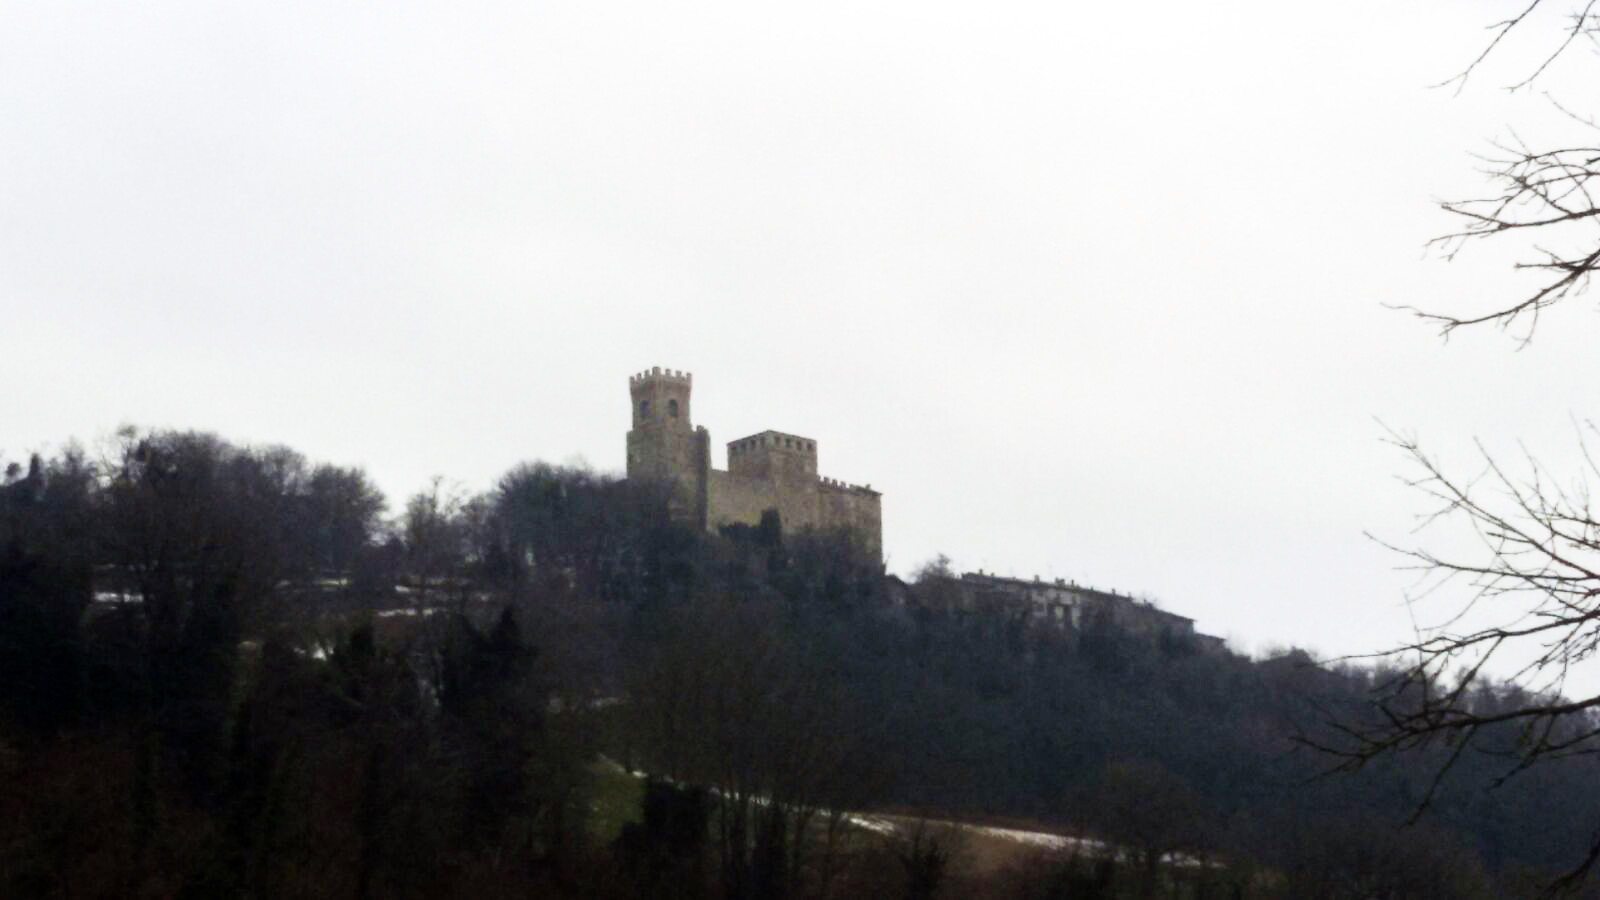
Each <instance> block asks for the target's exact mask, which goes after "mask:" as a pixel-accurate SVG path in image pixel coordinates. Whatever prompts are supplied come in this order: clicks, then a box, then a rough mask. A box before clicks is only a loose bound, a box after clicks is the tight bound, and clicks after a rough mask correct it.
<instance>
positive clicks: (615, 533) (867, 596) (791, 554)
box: [0, 430, 1600, 898]
mask: <svg viewBox="0 0 1600 900" xmlns="http://www.w3.org/2000/svg"><path fill="white" fill-rule="evenodd" d="M387 509H388V506H387V503H386V500H385V498H384V497H383V496H382V495H381V494H380V493H379V492H378V491H377V490H376V489H375V488H374V487H373V486H372V484H371V483H370V482H369V481H368V480H367V478H366V477H365V476H364V475H363V474H362V473H361V472H360V471H358V470H354V469H348V468H341V467H337V466H329V465H319V464H312V463H310V462H308V461H307V460H305V459H304V458H303V457H302V456H301V455H299V454H297V453H295V452H293V451H291V450H287V449H284V448H251V447H240V446H236V445H234V444H231V443H229V442H227V441H224V440H222V439H219V438H217V437H215V436H211V435H205V434H196V433H187V432H156V433H138V432H135V431H131V430H130V431H125V432H124V433H122V434H121V435H120V436H119V439H118V441H117V443H116V444H115V446H114V447H113V448H112V449H110V450H109V451H107V452H106V453H105V454H104V458H96V459H92V460H91V459H90V458H89V457H88V456H87V455H86V454H85V453H84V452H83V451H81V450H78V449H75V448H74V449H68V450H66V451H64V452H62V453H60V454H58V455H56V456H55V457H53V458H49V459H43V458H38V457H35V458H34V459H32V460H30V461H28V462H27V463H26V464H24V463H22V462H20V461H18V462H15V463H13V464H11V465H10V466H8V467H7V469H6V472H5V475H4V479H3V483H0V895H4V896H60V897H83V896H119V897H122V896H129V897H137V896H146V897H176V896H261V897H270V896H285V895H299V896H319V897H321V896H327V897H372V896H402V897H403V896H416V897H435V896H473V897H490V896H502V895H504V896H511V895H516V896H574V897H576V896H611V897H628V896H679V897H728V898H757V897H761V898H765V897H826V896H833V897H851V896H868V895H887V896H897V895H898V896H915V897H931V896H937V895H940V894H941V892H942V894H943V895H946V896H960V895H962V894H964V893H971V892H973V891H980V890H981V892H983V893H987V894H989V895H993V896H1015V897H1019V898H1021V897H1041V898H1042V897H1120V896H1153V895H1155V893H1156V892H1158V891H1160V892H1162V893H1163V894H1165V895H1172V893H1173V892H1176V893H1177V894H1178V895H1180V896H1194V897H1204V896H1217V897H1224V896H1227V897H1233V896H1238V897H1291V896H1292V897H1342V896H1385V897H1488V896H1520V895H1526V894H1531V893H1532V892H1534V891H1535V890H1536V889H1537V887H1538V886H1539V885H1541V884H1543V883H1545V882H1546V881H1548V879H1550V878H1551V877H1553V876H1554V875H1556V874H1559V872H1560V871H1562V869H1563V868H1564V867H1566V866H1570V865H1572V864H1574V863H1575V862H1576V861H1578V860H1580V859H1582V857H1583V855H1584V853H1585V852H1586V851H1587V849H1588V844H1587V839H1588V837H1589V835H1590V833H1591V830H1592V826H1593V823H1592V821H1591V819H1590V816H1591V814H1592V810H1594V809H1595V808H1597V801H1600V786H1597V785H1596V784H1595V783H1594V780H1593V779H1592V778H1591V777H1589V776H1590V775H1592V774H1593V770H1592V769H1591V768H1590V767H1589V765H1588V764H1587V763H1582V762H1579V763H1576V764H1575V765H1574V766H1572V767H1566V768H1561V767H1545V768H1537V769H1533V770H1530V771H1527V772H1523V773H1520V774H1518V775H1517V776H1516V777H1514V778H1511V779H1510V780H1508V781H1506V782H1505V783H1504V784H1502V785H1500V786H1499V787H1497V788H1495V789H1494V790H1492V791H1490V790H1486V788H1487V787H1488V786H1489V784H1490V783H1491V782H1492V781H1494V780H1495V779H1496V778H1497V777H1498V776H1499V775H1502V774H1504V773H1505V771H1506V768H1505V760H1504V758H1503V756H1501V755H1499V754H1497V752H1496V751H1497V750H1499V749H1505V748H1507V747H1509V746H1511V742H1514V741H1515V740H1517V738H1518V736H1517V735H1516V734H1515V733H1512V732H1495V731H1493V730H1492V729H1491V730H1487V731H1485V732H1484V733H1483V734H1481V735H1480V736H1479V737H1478V738H1477V740H1476V742H1475V744H1474V745H1473V748H1472V751H1471V752H1469V753H1464V754H1461V755H1459V757H1458V758H1456V761H1455V763H1454V765H1453V767H1452V768H1451V771H1450V773H1449V777H1447V778H1445V779H1444V780H1443V782H1442V783H1441V784H1440V786H1439V789H1438V790H1437V791H1436V792H1431V786H1432V785H1433V784H1434V775H1435V774H1436V772H1438V770H1439V769H1440V767H1441V766H1442V765H1443V764H1444V763H1445V762H1446V761H1447V760H1449V759H1450V758H1451V757H1452V755H1453V754H1452V751H1453V749H1454V748H1452V747H1449V746H1443V745H1441V746H1437V747H1423V748H1420V749H1419V750H1418V751H1417V752H1415V753H1412V754H1410V755H1406V756H1401V757H1392V758H1385V759H1380V760H1377V761H1375V762H1374V763H1372V764H1371V765H1369V766H1367V767H1365V768H1364V769H1362V770H1361V771H1358V772H1355V773H1351V774H1346V775H1343V776H1335V777H1326V776H1324V775H1323V773H1325V772H1326V770H1327V769H1329V768H1330V767H1331V766H1332V765H1333V764H1334V762H1335V761H1336V760H1335V759H1333V758H1331V757H1329V756H1327V755H1325V754H1322V753H1318V752H1315V751H1313V750H1310V749H1308V747H1307V746H1306V744H1307V743H1308V742H1309V743H1331V742H1336V741H1337V740H1338V739H1339V732H1338V731H1337V730H1333V729H1330V726H1329V723H1330V722H1342V723H1346V724H1349V723H1359V722H1361V721H1363V719H1364V717H1370V716H1372V715H1374V712H1373V707H1372V706H1371V703H1370V692H1371V690H1372V689H1373V688H1374V686H1375V685H1377V684H1378V683H1380V682H1381V681H1382V680H1383V679H1384V677H1385V673H1384V672H1383V671H1382V670H1381V669H1375V668H1357V667H1346V668H1341V669H1336V670H1329V669H1326V668H1319V667H1317V666H1314V665H1312V664H1311V662H1310V660H1309V658H1306V657H1305V656H1304V655H1303V654H1293V653H1291V654H1286V655H1283V656H1280V657H1277V658H1274V659H1268V660H1261V661H1252V660H1248V659H1244V658H1242V657H1238V656H1231V655H1227V654H1203V653H1199V652H1196V650H1195V648H1193V647H1189V646H1186V645H1183V644H1162V643H1157V642H1150V641H1146V640H1142V639H1139V638H1137V637H1135V636H1132V635H1129V634H1126V633H1122V632H1119V631H1116V630H1115V629H1113V628H1109V627H1098V628H1090V629H1089V630H1088V631H1087V632H1085V633H1084V634H1082V635H1081V636H1080V638H1079V639H1078V640H1074V641H1071V642H1069V641H1066V640H1064V639H1062V638H1061V636H1059V635H1057V634H1055V633H1053V632H1050V631H1041V630H1039V629H1037V628H1034V627H1031V626H1030V625H1029V624H1028V623H1027V622H1026V621H1023V620H1015V621H1012V620H1008V619H1005V618H1003V617H996V616H988V615H965V616H964V615H961V614H959V613H956V612H949V611H946V610H945V609H944V607H943V605H942V604H940V603H938V602H935V601H936V599H937V598H936V597H935V596H934V595H935V594H936V593H937V591H938V590H939V589H940V587H939V584H940V582H939V576H940V573H939V572H938V571H937V570H931V571H929V572H928V573H926V576H927V577H925V578H924V579H922V580H921V581H920V583H919V584H915V585H913V586H912V590H911V593H910V600H909V602H905V603H900V602H895V601H893V600H891V598H890V595H889V594H888V592H887V591H886V582H885V579H884V577H883V573H882V568H881V565H880V564H879V563H878V561H877V560H875V559H873V558H871V557H870V556H869V555H867V554H865V553H864V552H863V551H862V550H861V548H860V547H859V546H858V545H856V544H855V543H854V542H853V540H852V539H851V537H850V536H849V535H848V534H810V533H806V534H793V533H787V532H786V531H785V530H784V528H783V524H782V522H781V521H779V520H778V519H777V517H776V516H775V515H769V516H768V517H766V518H765V519H764V520H763V521H762V523H761V525H760V526H757V527H742V526H741V527H736V528H732V529H728V530H726V531H724V532H723V533H721V534H718V535H704V534H698V533H696V532H694V531H693V530H690V529H686V528H684V527H683V526H681V525H679V524H675V523H673V522H672V521H671V520H670V518H669V516H668V515H667V503H666V498H665V496H663V495H662V494H660V493H659V492H657V491H655V490H652V489H651V488H649V487H648V486H640V485H634V484H629V483H627V482H623V481H619V480H616V479H612V478H609V477H604V476H598V475H595V474H593V473H589V472H585V471H578V470H571V469H559V468H554V467H549V466H543V465H526V466H521V467H518V468H516V469H514V470H512V471H511V472H509V473H507V474H506V475H505V476H504V477H503V478H502V479H501V480H500V482H499V483H498V484H497V485H496V486H495V487H494V488H493V489H492V490H490V491H488V492H486V493H483V494H481V495H464V494H459V493H454V492H451V491H449V490H447V489H445V488H444V487H443V486H442V485H440V484H437V483H436V484H434V485H431V486H429V487H428V488H427V489H425V490H423V491H422V492H420V493H418V494H417V495H415V496H413V497H411V498H410V499H409V500H407V501H406V502H405V503H404V504H403V507H402V508H401V509H400V510H399V512H398V515H395V516H394V517H393V518H386V517H385V512H386V511H387ZM919 597H920V598H921V599H924V600H927V601H929V602H926V603H924V602H920V601H919ZM1516 699H1517V698H1516V697H1515V696H1513V695H1512V691H1511V689H1510V688H1507V687H1505V686H1498V685H1493V684H1486V685H1484V686H1482V687H1481V688H1480V689H1478V690H1477V691H1475V692H1474V694H1473V701H1472V702H1474V703H1478V704H1483V705H1485V706H1486V707H1487V706H1492V705H1493V704H1497V703H1502V704H1503V703H1510V702H1513V701H1515V700H1516ZM607 760H609V761H611V762H607ZM613 763H614V764H616V765H620V766H622V767H624V768H628V769H638V770H642V771H646V772H649V773H652V775H654V776H656V777H657V779H658V780H657V781H655V782H652V786H651V787H650V789H649V790H648V791H646V792H645V795H644V802H643V804H642V807H639V806H638V804H637V802H636V801H633V802H634V805H635V807H637V808H636V809H633V810H631V811H630V812H633V813H637V815H636V816H632V817H636V818H638V821H637V822H634V823H632V824H629V825H627V826H626V827H624V828H622V829H621V830H620V833H619V831H618V829H617V828H615V827H613V826H614V825H615V824H617V823H608V822H607V821H604V820H605V819H606V818H607V815H608V813H607V812H606V809H607V803H608V797H609V796H610V794H608V792H612V790H613V788H614V787H615V783H614V782H616V779H615V778H609V779H608V776H607V774H606V773H607V772H611V771H613V770H614V769H615V765H613ZM622 780H623V782H628V781H629V780H628V779H626V778H624V779H622ZM1425 800H1426V801H1427V803H1428V806H1429V811H1428V814H1427V815H1426V816H1425V817H1424V818H1423V819H1422V821H1421V823H1420V824H1418V825H1415V826H1411V827H1404V828H1402V827H1400V826H1401V824H1402V823H1403V822H1404V821H1405V820H1406V819H1407V817H1408V816H1409V815H1410V814H1411V813H1412V812H1414V811H1415V810H1416V809H1417V808H1418V807H1419V805H1421V804H1423V802H1424V801H1425ZM869 809H878V810H894V811H899V812H902V813H905V814H908V815H917V814H926V815H929V816H937V817H941V818H949V817H964V818H969V819H978V820H993V821H997V822H999V821H1005V822H1031V823H1037V824H1038V825H1040V826H1045V827H1054V828H1056V829H1058V830H1066V831H1070V832H1073V833H1078V834H1085V835H1091V836H1095V837H1098V838H1101V839H1103V840H1106V841H1110V842H1112V843H1114V844H1115V845H1117V846H1119V847H1121V848H1123V851H1124V852H1123V853H1122V855H1120V856H1118V857H1115V858H1111V857H1106V856H1101V857H1098V858H1089V857H1084V858H1081V859H1076V860H1070V859H1061V858H1057V857H1046V856H1041V857H1040V858H1039V859H1037V860H1034V861H1032V862H1030V863H1029V864H1027V865H1024V866H1018V867H1014V868H1013V869H1012V870H1010V871H1007V872H1003V873H998V874H996V873H993V872H987V873H982V874H981V875H980V874H979V873H976V872H975V871H974V870H971V869H970V868H969V869H965V870H964V868H963V865H962V860H961V857H960V854H959V853H955V854H954V855H952V849H953V848H952V847H950V846H941V845H940V843H939V841H938V840H937V839H934V838H930V837H928V836H927V835H925V834H921V833H919V834H917V835H915V836H914V837H907V838H905V839H904V840H896V839H890V838H883V837H879V836H874V835H872V834H870V833H866V832H863V831H862V830H861V829H860V828H858V827H856V826H854V825H852V824H851V823H850V821H849V820H848V818H847V817H846V816H845V815H844V812H845V811H847V810H869ZM1174 860H1178V861H1179V862H1180V863H1181V864H1174V862H1173V861H1174ZM980 877H981V878H982V879H983V880H982V882H981V884H980V883H979V882H977V881H975V880H974V879H978V878H980Z"/></svg>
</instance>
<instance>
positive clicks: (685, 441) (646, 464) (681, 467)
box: [628, 367, 883, 553]
mask: <svg viewBox="0 0 1600 900" xmlns="http://www.w3.org/2000/svg"><path fill="white" fill-rule="evenodd" d="M693 386H694V378H693V376H692V375H690V374H689V373H687V372H676V371H673V370H671V369H661V368H659V367H657V368H654V369H651V370H650V371H648V372H642V373H640V374H638V375H634V376H632V377H630V378H629V379H628V394H629V398H630V399H631V400H632V407H633V428H632V429H630V430H629V431H628V478H629V479H645V480H651V481H659V482H664V483H666V484H668V485H669V486H670V489H671V493H670V503H671V507H672V511H673V515H674V516H675V517H678V518H681V519H683V520H685V521H692V522H694V523H696V525H697V526H698V527H701V528H706V529H710V530H715V529H717V528H719V527H721V526H723V525H729V524H735V523H743V524H748V525H755V524H757V523H759V522H760V521H761V515H762V513H764V512H766V511H767V510H769V509H773V510H777V511H778V514H779V516H780V517H781V518H782V520H783V526H784V530H785V531H798V530H803V529H807V528H811V529H818V530H835V529H846V530H849V531H850V532H851V533H852V534H854V535H855V536H856V538H857V539H858V540H860V541H861V542H862V544H863V545H864V546H866V547H867V548H868V549H869V550H870V551H871V552H873V553H881V552H882V548H883V514H882V496H883V495H882V494H880V493H878V492H877V491H874V490H872V488H871V486H870V485H869V486H859V485H851V484H846V483H844V482H842V481H838V480H836V479H832V478H824V477H821V476H819V475H818V474H817V442H816V441H815V440H812V439H810V438H804V437H800V436H799V435H793V434H785V433H783V432H778V431H763V432H760V433H758V434H754V435H751V436H750V437H746V438H740V439H739V440H737V441H732V442H730V443H729V444H728V445H727V451H728V470H727V471H722V470H720V469H714V468H712V466H711V435H710V433H709V432H707V431H706V429H705V428H704V427H703V426H702V427H699V428H696V427H695V426H694V424H693V421H692V420H691V419H690V417H689V393H690V389H691V388H692V387H693Z"/></svg>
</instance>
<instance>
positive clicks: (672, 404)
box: [667, 400, 678, 419]
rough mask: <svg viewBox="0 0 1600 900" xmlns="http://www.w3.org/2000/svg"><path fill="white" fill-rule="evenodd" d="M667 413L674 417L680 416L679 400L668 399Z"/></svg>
mask: <svg viewBox="0 0 1600 900" xmlns="http://www.w3.org/2000/svg"><path fill="white" fill-rule="evenodd" d="M667 415H669V416H671V417H673V418H674V419H676V418H677V417H678V401H676V400H668V401H667Z"/></svg>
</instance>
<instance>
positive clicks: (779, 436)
mask: <svg viewBox="0 0 1600 900" xmlns="http://www.w3.org/2000/svg"><path fill="white" fill-rule="evenodd" d="M757 450H789V451H793V452H798V453H809V454H812V455H813V456H815V455H816V452H817V442H816V441H814V440H812V439H810V438H804V437H800V436H799V435H797V434H784V433H783V432H781V431H771V430H768V431H763V432H760V433H759V434H752V435H750V436H749V437H745V438H740V439H738V440H737V441H729V442H728V456H729V458H730V459H731V458H732V457H734V456H737V455H741V454H745V453H751V452H754V451H757Z"/></svg>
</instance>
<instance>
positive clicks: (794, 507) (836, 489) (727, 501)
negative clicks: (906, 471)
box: [706, 469, 883, 552]
mask: <svg viewBox="0 0 1600 900" xmlns="http://www.w3.org/2000/svg"><path fill="white" fill-rule="evenodd" d="M707 474H708V476H709V477H708V478H707V481H706V486H707V490H706V510H707V514H708V515H707V520H706V527H708V528H711V529H713V530H715V529H716V528H718V527H720V526H723V525H731V524H735V523H742V524H745V525H756V524H759V523H760V522H761V514H762V513H764V512H766V511H767V510H769V509H776V510H777V511H778V515H779V517H780V518H782V520H783V529H784V531H786V532H795V531H800V530H802V529H806V528H815V529H819V530H833V529H836V528H849V529H852V530H853V531H855V533H856V534H858V535H859V536H860V537H861V539H862V540H863V541H864V542H865V543H866V545H867V546H868V548H869V549H870V550H871V551H873V552H881V550H882V549H883V513H882V497H881V496H880V495H879V494H878V493H877V492H875V491H871V490H868V489H866V488H860V487H852V486H850V485H846V484H843V483H842V482H837V481H833V480H832V479H773V478H760V477H757V476H753V475H745V474H741V473H738V472H723V471H719V470H717V469H712V470H710V471H709V472H708V473H707Z"/></svg>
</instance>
